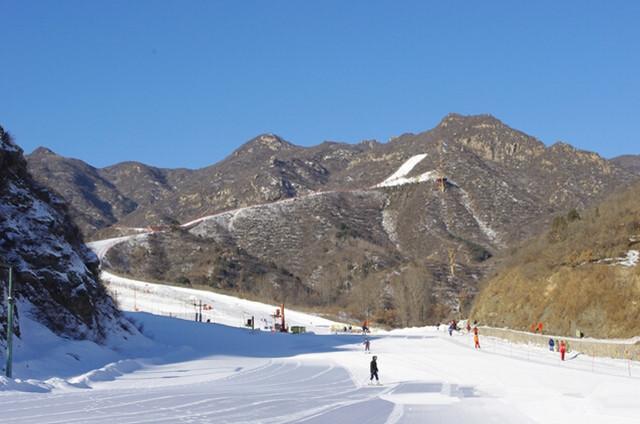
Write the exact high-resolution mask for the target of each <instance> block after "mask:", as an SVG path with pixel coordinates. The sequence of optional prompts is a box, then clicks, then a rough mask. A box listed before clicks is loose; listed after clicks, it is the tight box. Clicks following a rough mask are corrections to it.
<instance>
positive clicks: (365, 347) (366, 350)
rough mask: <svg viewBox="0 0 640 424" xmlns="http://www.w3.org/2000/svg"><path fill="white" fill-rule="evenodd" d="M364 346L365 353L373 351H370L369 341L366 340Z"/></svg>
mask: <svg viewBox="0 0 640 424" xmlns="http://www.w3.org/2000/svg"><path fill="white" fill-rule="evenodd" d="M362 344H363V345H364V353H370V352H371V351H370V350H369V346H370V342H369V339H364V342H362Z"/></svg>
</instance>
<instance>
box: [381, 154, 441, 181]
mask: <svg viewBox="0 0 640 424" xmlns="http://www.w3.org/2000/svg"><path fill="white" fill-rule="evenodd" d="M426 157H427V154H426V153H423V154H420V155H415V156H411V157H410V158H409V159H407V160H406V161H405V162H404V163H403V164H402V165H400V168H398V170H397V171H396V172H394V173H393V174H391V176H389V178H387V179H386V180H384V181H383V182H381V183H379V184H376V185H375V186H374V187H376V188H379V187H395V186H401V185H405V184H413V183H422V182H425V181H433V180H435V179H436V178H437V177H438V173H437V172H435V171H428V172H425V173H423V174H420V175H418V176H416V177H407V175H408V174H409V173H410V172H411V171H412V170H413V168H415V166H416V165H417V164H419V163H420V162H422V160H423V159H424V158H426Z"/></svg>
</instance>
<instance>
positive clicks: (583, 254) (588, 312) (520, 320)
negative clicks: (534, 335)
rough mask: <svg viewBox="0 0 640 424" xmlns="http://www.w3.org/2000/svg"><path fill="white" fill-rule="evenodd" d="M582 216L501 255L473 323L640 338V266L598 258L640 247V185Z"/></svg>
mask: <svg viewBox="0 0 640 424" xmlns="http://www.w3.org/2000/svg"><path fill="white" fill-rule="evenodd" d="M580 214H581V215H582V216H581V218H580V219H574V220H573V221H572V220H571V219H567V216H566V215H565V216H563V217H561V218H558V219H556V220H555V221H554V225H552V227H551V228H550V229H549V230H548V231H547V232H546V233H545V234H544V235H541V236H540V237H538V238H536V239H534V240H531V241H529V242H528V243H526V244H525V245H523V246H522V247H520V248H519V249H516V250H515V251H514V252H512V253H511V254H510V255H508V256H507V257H505V258H502V266H501V269H500V270H499V271H498V272H497V273H496V275H495V276H494V277H493V278H491V279H490V280H489V281H488V282H487V283H486V285H485V286H484V288H483V290H482V291H481V293H480V295H479V296H478V297H477V299H476V301H475V304H474V307H473V310H472V316H473V319H479V320H481V321H483V322H484V323H487V324H489V325H496V326H505V327H510V328H515V329H528V328H529V326H530V325H531V323H534V322H543V323H544V324H545V329H546V331H548V332H550V333H554V334H564V335H574V334H575V332H576V330H581V331H582V332H584V333H585V334H587V335H589V336H594V337H631V336H635V335H639V334H640V265H639V266H635V267H632V268H629V267H623V266H619V265H616V266H611V265H610V264H609V263H606V262H600V263H599V261H602V260H604V259H606V258H619V257H622V256H625V255H626V254H627V252H628V251H629V250H630V249H635V250H640V242H633V241H630V239H634V238H635V237H638V238H639V239H640V185H636V186H634V187H632V188H631V189H629V190H626V191H624V192H622V193H618V194H615V195H613V196H612V197H611V198H609V199H607V200H606V201H605V202H603V203H602V204H600V205H599V206H598V207H595V208H592V209H590V210H587V211H580ZM561 219H564V220H565V223H564V224H562V223H560V224H558V222H559V221H560V220H561Z"/></svg>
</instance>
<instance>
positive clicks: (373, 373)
mask: <svg viewBox="0 0 640 424" xmlns="http://www.w3.org/2000/svg"><path fill="white" fill-rule="evenodd" d="M377 359H378V357H377V356H374V357H373V358H372V359H371V364H369V371H371V378H370V379H369V381H373V377H375V378H376V383H380V380H379V379H378V363H377V362H376V360H377Z"/></svg>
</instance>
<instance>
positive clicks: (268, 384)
mask: <svg viewBox="0 0 640 424" xmlns="http://www.w3.org/2000/svg"><path fill="white" fill-rule="evenodd" d="M129 316H130V317H131V319H133V320H135V321H136V322H137V324H138V325H139V326H140V327H141V328H144V333H145V334H147V335H148V336H149V337H150V338H151V339H152V341H153V344H154V347H153V348H152V349H151V351H150V352H149V353H150V355H151V356H148V357H146V358H137V359H130V360H127V361H121V362H117V363H115V364H111V365H108V366H106V367H103V368H102V369H99V370H96V371H90V372H88V373H85V374H83V375H80V376H76V377H73V378H69V379H67V380H65V381H64V382H60V381H58V382H57V384H55V385H54V387H52V388H51V389H50V390H49V391H46V392H44V393H37V392H34V391H28V389H26V388H25V387H22V388H21V387H17V385H14V386H13V387H12V388H11V390H8V391H4V392H1V391H0V408H1V410H2V411H3V418H2V422H3V423H5V422H7V423H33V422H38V423H59V424H62V423H65V424H67V423H112V422H114V421H117V422H118V423H119V424H120V423H180V422H188V423H293V422H296V423H297V422H305V423H330V424H335V423H425V422H444V423H487V422H495V423H530V422H540V423H542V422H545V423H561V422H562V423H565V422H571V423H637V422H638V417H639V416H640V406H639V405H638V402H637V399H638V394H640V370H637V371H636V374H635V377H628V376H626V364H624V363H619V362H617V361H606V366H605V367H604V368H601V369H596V370H595V371H591V369H590V366H591V362H590V359H589V358H582V357H580V356H577V357H571V356H570V360H569V361H567V362H565V363H561V362H560V360H559V358H558V357H557V354H555V353H551V352H544V351H542V350H541V351H539V352H536V357H537V358H536V359H535V361H531V360H527V355H530V354H531V352H530V351H529V350H528V349H527V348H526V347H524V346H507V345H505V344H502V343H500V342H499V341H490V340H485V339H482V342H483V343H486V344H487V346H485V350H482V351H475V350H474V349H473V348H472V347H471V346H472V343H471V338H470V337H469V336H468V335H454V336H453V337H450V336H448V335H446V333H445V332H444V331H437V330H436V329H435V328H417V329H407V330H401V331H393V332H389V333H385V334H380V335H377V336H374V337H373V339H372V342H371V348H372V351H373V354H375V355H377V356H378V358H379V359H378V363H379V368H380V377H381V380H382V383H383V384H382V385H380V386H376V385H373V386H370V385H368V377H369V375H368V366H369V361H370V358H371V355H367V354H364V353H363V351H362V345H361V342H362V338H361V336H353V335H312V334H306V335H290V334H281V333H269V332H260V331H251V330H245V329H240V328H233V327H227V326H223V325H218V324H206V323H197V322H193V321H187V320H180V319H176V318H169V317H159V316H154V315H152V314H148V313H143V312H135V313H129ZM125 349H126V348H125ZM634 366H636V367H637V364H634Z"/></svg>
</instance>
